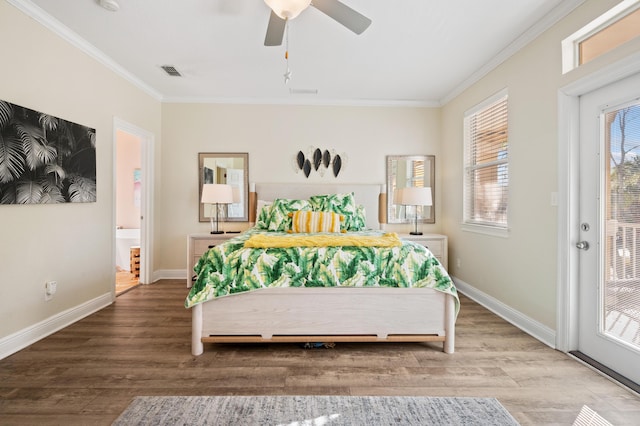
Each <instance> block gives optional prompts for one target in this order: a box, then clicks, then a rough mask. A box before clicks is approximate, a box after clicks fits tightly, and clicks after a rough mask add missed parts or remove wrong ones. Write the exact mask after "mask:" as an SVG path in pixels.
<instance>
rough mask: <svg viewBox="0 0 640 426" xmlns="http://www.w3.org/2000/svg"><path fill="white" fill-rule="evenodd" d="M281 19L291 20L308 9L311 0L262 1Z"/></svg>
mask: <svg viewBox="0 0 640 426" xmlns="http://www.w3.org/2000/svg"><path fill="white" fill-rule="evenodd" d="M264 2H265V3H267V6H269V7H270V8H271V10H273V12H274V13H275V14H276V15H278V16H279V17H280V18H282V19H293V18H295V17H296V16H298V15H300V13H301V12H302V11H303V10H305V9H306V8H308V7H309V5H310V4H311V0H264Z"/></svg>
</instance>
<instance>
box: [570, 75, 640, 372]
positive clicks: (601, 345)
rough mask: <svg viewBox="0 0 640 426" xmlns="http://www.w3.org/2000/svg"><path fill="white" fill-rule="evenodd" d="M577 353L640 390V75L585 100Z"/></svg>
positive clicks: (581, 159)
mask: <svg viewBox="0 0 640 426" xmlns="http://www.w3.org/2000/svg"><path fill="white" fill-rule="evenodd" d="M579 167H580V172H579V176H580V188H579V209H580V212H579V217H580V230H579V241H578V242H577V248H578V249H579V254H578V262H579V271H578V280H579V284H578V291H579V295H578V303H579V305H578V306H579V313H578V317H579V322H578V329H579V333H578V346H577V351H578V352H579V353H581V354H585V355H586V356H588V357H589V358H590V359H593V360H595V361H597V362H598V363H599V364H601V365H604V366H606V367H607V368H609V369H611V370H612V371H614V372H617V373H619V374H620V375H621V376H622V377H626V378H628V379H629V380H631V381H632V382H635V383H640V369H638V368H637V366H638V365H640V74H636V75H633V76H630V77H627V78H625V79H622V80H620V81H617V82H614V83H610V84H607V85H605V86H603V87H601V88H599V89H597V90H593V91H591V92H589V93H586V94H584V95H583V96H581V98H580V164H579Z"/></svg>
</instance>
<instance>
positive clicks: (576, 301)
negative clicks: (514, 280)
mask: <svg viewBox="0 0 640 426" xmlns="http://www.w3.org/2000/svg"><path fill="white" fill-rule="evenodd" d="M638 73H640V53H637V54H633V55H629V56H628V57H626V58H624V59H622V60H620V61H618V62H616V63H612V64H610V65H608V66H605V67H603V68H601V69H599V70H597V71H595V72H593V73H591V74H589V75H586V76H584V77H581V78H579V79H578V80H576V81H574V82H573V83H570V84H568V85H566V86H564V87H562V88H561V89H560V90H559V92H558V111H559V113H558V124H559V145H558V147H559V148H558V199H559V201H560V202H559V204H558V293H557V312H558V317H557V330H556V348H557V349H558V350H562V351H564V352H571V353H573V351H582V350H583V349H584V350H585V351H592V349H591V347H588V345H589V343H587V342H586V341H585V339H587V338H586V337H585V336H582V335H581V333H583V331H584V329H586V328H588V327H589V328H591V330H592V331H593V333H594V334H595V335H596V336H607V331H606V329H607V327H609V328H610V329H611V326H612V325H614V321H613V320H612V318H613V317H612V316H609V318H608V319H607V313H606V312H607V311H606V309H603V308H606V307H607V306H613V305H611V302H612V301H614V300H615V299H612V298H609V299H607V298H606V295H607V292H608V291H609V292H610V291H611V288H609V289H607V286H606V283H607V282H608V281H610V278H612V277H615V276H616V274H619V273H620V271H619V270H618V272H615V268H619V267H620V264H618V265H614V264H613V263H612V261H614V260H615V258H614V257H612V251H611V250H612V249H615V250H616V251H617V250H618V249H622V251H620V253H622V255H623V257H626V258H629V256H626V254H625V253H626V251H625V250H624V248H625V247H622V246H621V247H617V246H615V245H612V242H613V241H615V238H614V234H612V230H613V229H614V228H612V227H611V226H610V225H611V224H612V222H611V220H610V218H607V215H606V214H605V213H606V212H607V208H610V203H609V207H607V203H608V202H607V199H609V200H610V199H611V197H612V194H611V187H609V188H608V189H606V185H605V184H606V183H607V181H609V183H610V181H611V163H610V161H611V156H612V145H611V143H610V142H608V143H609V145H606V144H605V134H606V133H605V132H604V130H605V129H606V128H607V122H606V120H607V117H606V114H607V113H610V114H615V113H616V112H617V111H618V109H617V108H616V107H620V106H624V105H625V104H624V102H625V101H624V100H623V99H625V100H626V101H630V100H631V99H630V94H631V93H633V91H634V90H637V89H635V88H633V89H631V90H629V89H625V90H623V92H624V94H623V95H620V96H618V95H615V94H614V95H613V96H610V97H609V99H608V100H606V101H603V100H598V101H596V102H595V104H596V105H598V107H595V105H594V108H595V111H593V110H592V111H587V109H588V107H586V106H585V105H584V103H585V102H588V98H589V95H591V94H595V93H596V92H598V91H600V90H601V89H605V88H606V87H607V86H615V85H616V84H625V83H627V84H628V83H629V82H632V81H633V78H637V74H638ZM634 76H635V77H634ZM630 77H631V79H629V78H630ZM635 81H636V83H633V84H634V85H635V87H636V88H637V87H638V83H637V80H635ZM584 108H587V109H584ZM581 109H583V111H581ZM611 117H613V115H611V116H610V117H609V119H610V120H611V119H612V118H611ZM583 119H584V121H585V122H589V121H590V122H591V129H587V128H585V129H582V122H583ZM593 120H595V130H594V127H593V126H594V121H593ZM610 123H612V121H611V122H610ZM587 133H591V134H593V135H595V136H596V140H597V142H593V140H592V146H593V143H595V145H597V146H596V148H595V149H596V150H597V151H598V153H597V154H593V155H595V156H597V157H600V160H598V159H596V160H594V159H593V157H592V159H591V161H592V164H591V166H586V167H591V169H592V170H591V173H586V175H585V172H587V169H584V167H583V168H582V169H581V161H580V158H581V148H582V146H583V144H586V143H588V141H583V140H582V136H583V135H584V134H587ZM608 137H611V135H609V136H608ZM618 145H619V142H618ZM614 155H617V154H614ZM603 157H604V158H607V159H608V160H609V161H607V162H605V161H603V160H602V158H603ZM594 161H595V162H596V163H597V164H595V165H594V163H593V162H594ZM596 166H597V168H595V167H596ZM582 179H585V181H583V180H582ZM581 187H583V188H584V187H590V188H592V190H594V191H596V192H597V195H594V196H589V195H585V196H582V194H581V191H580V188H581ZM607 191H608V194H607ZM585 197H586V198H585ZM589 197H591V198H590V200H589V201H588V202H587V204H588V203H591V207H588V206H583V205H582V203H583V202H584V201H585V200H588V199H589ZM594 197H595V198H594ZM582 198H585V200H583V199H582ZM583 209H584V211H585V212H586V211H589V210H591V211H595V213H591V216H585V212H583ZM583 224H586V225H587V226H586V227H583ZM624 232H625V231H622V233H623V234H624ZM627 232H628V231H627ZM607 235H609V237H607ZM607 238H609V240H610V242H609V244H608V245H607ZM581 242H587V243H589V248H588V250H585V249H586V247H585V246H584V245H582V244H580V248H578V247H577V245H578V244H579V243H581ZM607 250H609V252H608V253H609V254H607ZM589 255H591V256H593V259H594V260H593V262H592V265H593V267H594V268H597V271H596V272H593V271H591V272H587V271H586V270H582V269H581V267H582V266H584V265H586V264H588V263H589V260H588V259H586V258H589ZM623 263H624V261H623ZM583 264H584V265H583ZM627 264H628V263H627ZM612 270H613V271H614V272H612ZM584 276H587V277H590V278H591V279H592V280H593V281H595V282H596V284H591V285H589V284H586V281H585V283H584V286H583V282H582V281H583V280H582V279H581V278H582V277H584ZM618 276H619V275H618ZM616 284H620V283H619V282H616ZM619 295H622V293H619ZM589 297H590V298H591V299H590V300H588V299H589ZM625 300H627V301H628V300H629V299H625ZM607 304H608V305H607ZM619 308H621V307H619ZM589 309H591V310H592V315H593V316H594V318H591V319H588V318H585V317H583V315H586V312H587V310H589ZM609 313H611V311H609ZM613 313H614V315H615V314H617V313H619V311H617V310H615V311H614V312H613ZM581 323H584V324H581ZM619 324H620V323H618V325H619ZM614 328H615V326H614ZM598 338H600V337H598ZM604 339H606V340H611V342H610V343H611V344H612V345H613V346H614V347H616V348H617V349H619V348H622V351H618V352H619V353H625V352H627V353H629V352H631V353H632V354H633V357H636V356H638V355H637V354H635V350H633V349H632V350H631V351H629V350H628V347H627V346H628V345H627V344H626V343H621V342H619V341H615V340H616V339H615V338H613V336H607V337H604ZM585 344H586V345H587V346H585ZM596 346H599V343H598V344H596ZM600 352H602V351H600ZM605 352H606V351H605ZM580 353H581V352H580ZM587 355H588V356H585V357H584V358H583V359H587V360H589V363H590V364H591V365H593V366H595V367H596V368H598V369H600V370H601V371H603V372H604V373H605V374H608V375H610V376H612V377H614V379H617V380H618V381H620V382H621V383H623V384H626V385H627V386H629V384H631V385H632V386H629V387H631V388H632V389H633V388H634V386H633V385H634V383H633V382H632V381H629V380H626V378H625V377H624V376H626V377H627V378H631V377H634V373H635V374H637V372H635V371H629V365H634V363H635V365H637V361H634V363H629V361H624V358H625V355H620V357H618V355H615V357H618V358H617V360H613V361H610V360H607V359H605V358H601V359H602V360H603V361H602V362H599V361H600V359H599V358H600V355H601V353H599V352H598V349H596V352H593V355H594V356H593V357H592V356H591V354H587ZM618 373H621V374H622V376H621V375H619V374H618ZM621 379H622V380H621Z"/></svg>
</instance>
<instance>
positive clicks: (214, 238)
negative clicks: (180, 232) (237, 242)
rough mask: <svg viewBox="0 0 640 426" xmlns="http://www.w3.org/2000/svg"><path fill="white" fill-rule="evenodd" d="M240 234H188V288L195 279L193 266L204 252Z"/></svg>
mask: <svg viewBox="0 0 640 426" xmlns="http://www.w3.org/2000/svg"><path fill="white" fill-rule="evenodd" d="M237 236H238V234H190V235H188V236H187V288H191V286H192V285H193V282H194V281H195V275H194V273H193V267H194V266H196V263H198V259H200V257H202V255H203V254H204V252H206V251H207V250H209V249H210V248H213V247H215V246H217V245H218V244H220V243H223V242H225V241H227V240H228V239H231V238H233V237H237Z"/></svg>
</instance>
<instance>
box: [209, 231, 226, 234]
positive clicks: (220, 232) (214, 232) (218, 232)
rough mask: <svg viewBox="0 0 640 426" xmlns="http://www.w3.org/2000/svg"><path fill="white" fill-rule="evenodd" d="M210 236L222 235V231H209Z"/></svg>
mask: <svg viewBox="0 0 640 426" xmlns="http://www.w3.org/2000/svg"><path fill="white" fill-rule="evenodd" d="M211 233H212V234H224V231H211Z"/></svg>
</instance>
